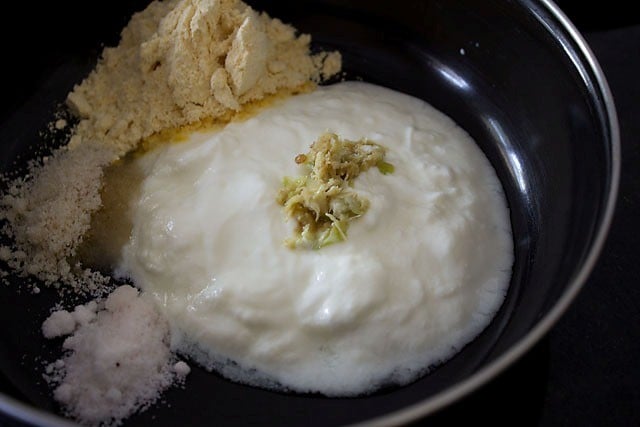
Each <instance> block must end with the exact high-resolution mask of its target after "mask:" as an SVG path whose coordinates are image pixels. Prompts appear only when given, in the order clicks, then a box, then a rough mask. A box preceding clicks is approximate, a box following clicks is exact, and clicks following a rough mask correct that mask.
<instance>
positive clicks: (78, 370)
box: [42, 285, 190, 425]
mask: <svg viewBox="0 0 640 427" xmlns="http://www.w3.org/2000/svg"><path fill="white" fill-rule="evenodd" d="M42 331H43V334H44V335H45V337H47V338H53V337H57V336H63V335H68V334H73V335H71V336H69V337H68V338H66V339H65V341H64V344H63V347H64V348H65V349H66V350H67V352H66V355H65V356H64V357H62V358H61V359H59V360H56V361H55V362H53V363H51V364H49V365H48V366H47V375H45V378H46V379H47V380H48V381H49V382H50V383H52V385H55V386H56V388H55V390H54V397H55V399H56V400H57V401H58V402H60V403H61V404H62V405H63V407H64V412H65V414H66V415H68V416H71V417H73V418H75V419H76V420H78V421H79V422H81V423H82V424H87V425H99V424H103V425H107V424H108V425H118V424H120V423H121V422H122V420H123V419H124V418H126V417H128V416H129V415H131V414H133V413H134V412H136V411H138V410H141V409H145V408H146V407H148V406H149V405H151V404H152V403H154V402H155V401H156V400H157V399H158V398H159V397H160V394H161V393H162V392H163V391H164V390H165V389H167V388H168V387H169V386H171V385H172V384H174V383H175V382H177V381H181V380H183V379H184V378H185V377H186V375H187V374H189V372H190V368H189V366H188V365H187V364H186V363H185V362H182V361H179V362H176V361H175V359H174V356H173V355H172V353H171V351H170V348H169V327H168V325H167V322H166V321H165V320H164V319H163V318H162V317H161V316H160V314H159V313H158V311H157V310H156V308H155V305H154V303H153V302H152V301H150V300H148V299H147V298H146V297H144V295H141V294H139V293H138V291H137V290H136V289H135V288H132V287H131V286H128V285H124V286H121V287H119V288H117V289H116V290H115V291H114V292H113V293H111V295H109V297H108V298H107V299H106V300H105V301H104V302H98V301H92V302H89V303H87V304H85V305H83V306H78V307H76V308H75V310H74V311H73V312H68V311H66V310H59V311H56V312H53V313H52V314H51V316H49V318H48V319H47V320H46V321H45V322H44V323H43V325H42Z"/></svg>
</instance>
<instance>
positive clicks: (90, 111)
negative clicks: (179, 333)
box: [0, 0, 341, 425]
mask: <svg viewBox="0 0 640 427" xmlns="http://www.w3.org/2000/svg"><path fill="white" fill-rule="evenodd" d="M310 41H311V38H310V36H308V35H304V34H303V35H299V34H297V33H296V30H295V29H294V28H293V27H291V26H289V25H286V24H284V23H282V22H281V21H279V20H278V19H273V18H271V17H269V16H268V15H267V14H265V13H259V12H257V11H255V10H253V9H252V8H250V7H249V6H247V5H246V4H244V3H243V2H242V1H240V0H166V1H154V2H152V3H151V4H150V5H149V6H148V7H147V8H146V9H144V10H143V11H141V12H139V13H136V14H134V15H133V17H132V18H131V20H130V22H129V24H128V25H127V26H126V27H125V28H124V29H123V31H122V33H121V40H120V43H119V45H118V46H116V47H109V48H106V49H104V51H103V53H102V56H101V58H100V60H99V62H98V64H97V66H96V67H95V69H94V70H93V71H92V72H91V74H90V75H89V76H88V77H87V78H86V79H85V80H84V81H82V82H81V83H80V84H78V85H76V86H75V88H74V89H73V91H72V92H71V93H70V94H69V95H68V98H67V105H68V106H69V107H70V110H71V111H72V113H73V114H75V116H76V118H77V119H78V124H77V125H76V126H75V127H74V128H73V129H72V130H71V137H70V140H69V143H68V144H67V145H65V146H63V147H61V148H59V149H57V150H56V151H54V152H53V154H52V155H51V156H49V157H47V158H42V159H38V160H34V161H32V163H31V166H30V168H29V171H28V173H27V174H26V175H25V176H22V177H19V178H17V179H15V178H14V179H9V178H7V177H5V178H4V181H5V182H7V181H8V183H7V184H6V186H5V187H4V190H3V191H2V193H0V222H1V223H0V224H1V228H0V237H2V238H3V241H9V242H10V244H4V245H0V277H6V276H8V275H13V276H18V277H23V278H25V279H26V278H35V279H37V282H36V283H44V284H46V285H49V286H53V287H56V288H58V289H60V290H61V293H64V292H73V293H74V294H84V295H88V296H91V297H92V298H95V300H94V301H92V302H90V303H87V304H85V305H83V306H78V307H76V308H75V310H73V311H71V312H69V311H65V310H59V311H56V312H54V313H52V314H51V316H50V317H49V318H48V319H47V320H46V321H45V322H44V324H43V334H44V335H45V336H46V337H48V338H55V337H59V336H66V335H69V336H68V337H67V338H66V340H65V341H64V345H63V347H64V350H65V353H64V356H63V357H62V358H60V359H59V360H56V361H55V362H53V363H51V364H50V365H48V366H47V372H46V375H45V378H47V379H48V381H49V382H50V383H51V384H52V385H54V386H55V391H54V397H55V399H56V400H57V401H58V402H59V403H60V404H61V406H62V409H63V412H64V413H65V414H67V415H68V416H71V417H73V418H75V419H76V420H77V421H79V422H80V423H82V424H88V425H105V424H119V423H120V422H122V420H123V419H124V418H126V417H127V416H129V415H131V414H132V413H134V412H135V411H138V410H142V409H144V408H146V407H148V406H149V405H150V404H152V403H153V402H155V401H156V400H157V399H158V397H159V396H160V394H161V392H162V391H163V390H165V389H166V388H168V387H169V386H171V385H172V384H174V383H175V382H177V381H178V382H179V381H181V380H183V379H184V377H185V376H186V375H187V374H188V373H189V367H188V366H187V365H186V364H185V363H184V362H176V360H175V358H174V356H173V354H172V352H171V350H170V348H169V344H168V343H169V330H168V326H167V324H166V322H165V321H164V319H162V317H161V316H160V315H159V314H158V312H157V311H156V308H155V306H154V305H153V304H151V303H150V302H149V301H147V299H146V298H145V296H144V295H141V294H138V291H137V290H135V289H134V288H132V287H130V286H122V287H119V288H117V289H116V290H115V291H114V292H113V293H111V295H109V296H108V298H106V300H105V299H101V298H102V297H103V296H104V294H105V293H108V289H110V288H109V286H113V285H112V284H111V278H110V277H108V276H104V275H102V274H100V273H98V272H96V271H91V270H89V269H86V268H84V267H83V266H82V265H81V264H80V263H79V262H77V261H74V260H75V259H76V255H77V253H76V252H77V249H78V247H79V245H80V244H81V243H82V241H83V238H84V236H85V235H86V233H87V231H88V230H89V228H90V224H91V217H92V214H93V213H94V212H96V211H97V210H98V209H99V208H100V207H101V204H102V200H101V194H100V191H101V188H102V180H103V175H104V169H105V168H106V167H107V166H109V165H111V164H113V162H115V161H117V160H118V159H120V158H122V157H123V156H124V155H126V154H127V153H129V152H131V151H133V150H135V149H136V148H137V147H138V146H139V145H140V143H141V142H142V141H144V140H145V139H147V138H149V137H153V136H155V135H158V134H162V133H163V132H170V131H172V130H175V129H177V128H180V127H184V126H197V125H198V124H199V123H203V122H207V121H210V122H213V123H226V122H228V121H230V120H232V119H233V118H234V115H236V114H238V113H240V112H241V111H242V110H243V109H245V107H246V106H247V105H250V104H252V103H255V102H257V101H259V100H262V99H264V98H266V97H268V96H271V95H278V94H288V93H294V92H296V91H301V90H308V89H310V88H313V86H314V84H315V83H317V82H319V81H321V80H323V79H327V78H329V77H331V76H333V75H335V74H336V73H338V72H339V71H340V68H341V57H340V54H339V53H337V52H321V53H318V54H315V55H311V54H310V47H309V44H310ZM65 125H66V123H65V124H63V123H61V122H59V121H58V122H56V125H55V127H56V129H58V128H59V127H60V128H61V127H64V126H65ZM32 289H33V291H34V293H37V291H38V289H39V288H38V287H37V286H34V287H33V288H32Z"/></svg>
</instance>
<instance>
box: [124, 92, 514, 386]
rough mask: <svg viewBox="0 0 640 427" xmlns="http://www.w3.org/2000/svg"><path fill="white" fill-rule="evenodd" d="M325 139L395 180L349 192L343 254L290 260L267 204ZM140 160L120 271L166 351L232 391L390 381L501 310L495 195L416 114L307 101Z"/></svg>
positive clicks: (502, 249)
mask: <svg viewBox="0 0 640 427" xmlns="http://www.w3.org/2000/svg"><path fill="white" fill-rule="evenodd" d="M325 131H332V132H335V133H337V134H338V135H340V137H342V138H346V139H351V140H358V139H361V138H369V139H371V140H373V141H374V142H376V143H379V144H381V145H383V146H385V147H386V148H387V149H388V151H387V155H386V161H388V162H390V163H392V164H393V165H394V167H395V172H394V173H393V174H390V175H382V174H381V173H380V172H379V171H378V170H377V169H375V168H372V169H371V170H369V171H367V172H366V173H364V174H363V175H361V176H360V177H358V178H357V179H356V180H355V186H354V188H355V190H356V191H358V192H359V193H360V194H362V195H364V196H365V197H366V198H368V199H369V201H370V207H369V210H368V212H367V213H366V214H365V215H364V216H363V217H362V218H359V219H357V220H355V221H353V222H352V223H351V226H350V228H349V235H348V239H347V240H346V241H345V242H341V243H338V244H333V245H330V246H327V247H324V248H322V249H320V250H316V251H313V250H292V249H288V248H287V247H285V246H284V245H283V241H284V240H285V239H286V238H287V237H288V236H289V235H290V234H291V228H292V224H290V223H286V222H285V220H284V214H283V212H282V210H281V207H280V206H278V204H277V203H276V201H275V198H276V195H277V193H278V190H279V188H280V186H281V183H282V178H283V177H284V176H285V175H288V176H295V175H297V174H298V170H297V167H296V164H295V163H294V161H293V158H294V157H295V156H296V154H298V153H303V152H306V151H307V150H308V147H309V144H311V143H312V142H313V141H314V140H315V139H316V138H317V137H318V136H319V135H320V134H321V133H322V132H325ZM142 162H143V167H144V170H145V174H146V178H145V180H144V182H143V184H142V192H141V193H142V194H141V196H140V198H139V199H138V200H137V202H136V203H135V206H134V209H133V231H132V234H131V238H130V241H129V243H128V244H127V245H126V247H125V248H124V250H123V257H122V261H121V266H120V267H121V268H120V269H121V271H122V272H123V274H126V275H128V276H130V277H131V278H132V279H133V280H134V282H135V283H136V284H137V285H138V286H140V287H141V288H142V289H143V290H145V291H146V292H149V293H152V294H153V295H155V297H156V299H157V301H158V304H159V306H160V307H161V309H162V310H163V312H164V314H165V315H166V316H167V318H168V319H169V322H170V324H171V325H172V332H173V335H172V336H173V341H174V342H173V345H174V348H177V349H178V350H179V351H183V352H186V353H187V354H190V355H191V356H193V357H194V358H195V359H196V360H197V361H199V362H200V363H202V364H203V365H204V366H205V367H207V368H211V369H217V370H219V371H220V372H222V373H223V374H224V375H227V376H229V377H232V378H234V379H237V380H240V381H244V382H249V383H258V384H262V385H265V386H274V387H283V388H286V389H291V390H296V391H301V392H307V391H313V392H321V393H324V394H327V395H331V396H336V395H354V394H359V393H363V392H367V391H370V390H373V389H375V388H377V387H380V386H382V385H386V384H389V383H397V384H404V383H407V382H409V381H411V380H412V379H415V378H416V377H417V376H418V375H420V374H422V373H424V372H425V370H426V369H427V368H428V367H429V366H432V365H434V364H437V363H439V362H442V361H445V360H446V359H448V358H450V357H451V356H452V355H453V354H455V353H456V352H457V351H459V350H460V348H461V347H462V346H464V345H465V344H466V343H468V342H469V341H470V340H472V339H473V337H474V336H476V335H477V334H478V333H479V332H481V331H482V329H483V328H485V327H486V326H487V325H488V323H489V322H490V320H491V318H492V317H493V315H494V314H495V312H496V310H497V309H498V308H499V306H500V304H501V302H502V301H503V299H504V295H505V292H506V290H507V287H508V283H509V279H510V274H511V265H512V262H513V241H512V237H511V228H510V222H509V216H508V209H507V206H506V203H505V198H504V195H503V192H502V189H501V186H500V183H499V181H498V179H497V177H496V175H495V172H494V170H493V169H492V167H491V165H490V164H489V162H488V160H487V159H486V158H485V157H484V155H483V154H482V152H481V151H480V149H479V148H478V147H477V146H476V145H475V143H474V141H473V140H472V139H471V138H470V137H469V136H468V135H467V134H466V133H465V132H464V131H463V130H462V129H461V128H459V127H458V126H456V124H455V123H454V122H452V121H451V120H450V119H449V118H447V117H446V116H444V115H443V114H442V113H440V112H438V111H436V110H435V109H433V108H432V107H431V106H429V105H428V104H426V103H424V102H423V101H421V100H418V99H415V98H412V97H409V96H407V95H404V94H400V93H397V92H393V91H391V90H388V89H384V88H380V87H377V86H373V85H369V84H365V83H353V82H350V83H341V84H337V85H333V86H329V87H322V88H319V89H318V90H316V91H315V92H313V93H311V94H305V95H300V96H296V97H293V98H291V99H289V100H287V101H285V102H283V103H282V104H280V105H276V106H273V107H272V108H270V109H267V110H265V111H263V112H262V113H260V114H259V115H257V116H255V117H253V118H251V119H249V120H247V121H245V122H241V123H233V124H230V125H228V126H227V127H225V128H224V129H222V130H220V131H218V132H212V133H200V134H195V135H193V136H192V138H191V140H190V141H188V142H186V143H181V144H175V145H167V146H164V147H162V148H159V149H157V150H156V151H154V152H152V153H149V154H148V155H147V156H145V158H143V159H142ZM230 361H232V362H230Z"/></svg>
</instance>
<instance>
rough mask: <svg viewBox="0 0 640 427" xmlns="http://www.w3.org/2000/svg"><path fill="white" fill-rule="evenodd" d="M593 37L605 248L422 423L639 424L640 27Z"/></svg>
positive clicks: (595, 34)
mask: <svg viewBox="0 0 640 427" xmlns="http://www.w3.org/2000/svg"><path fill="white" fill-rule="evenodd" d="M589 40H590V42H591V43H592V45H593V47H594V50H595V51H596V53H597V54H599V57H600V59H601V61H602V65H603V68H605V72H606V73H607V75H608V77H609V79H610V83H611V85H612V88H613V90H614V94H615V96H616V99H617V102H618V107H619V110H620V117H621V124H622V130H623V156H624V157H623V159H624V164H625V168H624V170H623V185H622V196H621V199H620V204H621V208H620V209H619V211H618V215H617V216H616V222H615V223H614V227H613V230H612V235H611V239H610V242H609V244H608V245H607V248H606V250H605V254H604V256H603V258H602V260H601V262H600V263H599V265H598V268H597V269H596V271H595V272H594V275H593V276H592V279H591V280H590V281H589V283H588V285H587V287H586V288H585V290H584V291H583V292H582V294H581V295H580V297H579V298H578V300H577V301H576V303H575V304H574V305H573V306H572V308H571V309H570V311H569V312H568V313H567V315H566V316H565V317H564V318H563V319H562V321H561V322H560V323H559V324H558V325H557V326H556V327H555V328H554V329H553V331H552V332H551V333H550V334H549V336H548V337H547V338H546V339H545V340H543V341H542V342H541V343H540V344H539V345H538V346H537V347H536V348H535V349H534V350H533V351H532V352H530V353H529V354H528V355H527V356H525V358H523V359H522V360H521V361H520V362H519V363H518V364H516V365H515V366H514V367H513V368H511V369H509V370H508V371H507V372H506V373H505V374H503V375H501V376H500V377H499V378H498V379H496V380H495V381H493V382H492V383H491V384H489V385H488V386H487V387H485V388H483V389H482V390H481V391H480V392H478V393H475V394H474V395H472V396H471V397H469V398H467V399H465V400H463V401H462V402H460V403H458V404H456V405H453V406H451V407H450V408H448V409H446V410H444V411H441V412H440V413H438V414H436V415H435V416H433V417H430V418H429V419H427V420H426V421H424V422H421V423H419V424H425V425H444V424H450V423H452V422H456V421H462V420H467V419H469V418H468V417H470V416H471V417H472V419H474V420H475V421H485V422H491V423H493V424H494V425H495V424H499V425H512V424H513V423H514V422H515V421H514V419H513V418H511V416H510V415H508V414H509V413H508V412H506V411H505V408H507V407H508V408H514V409H516V411H517V412H518V413H519V414H520V415H521V416H522V418H521V419H519V420H518V421H517V422H516V423H517V424H518V425H635V424H637V423H638V422H640V418H639V414H638V412H637V411H638V407H639V405H640V399H639V396H638V392H637V387H636V385H637V384H639V381H640V378H639V375H638V369H636V368H635V366H636V363H634V362H635V358H636V357H637V356H638V355H640V351H639V348H638V336H637V332H636V331H637V328H636V327H635V325H636V324H637V320H638V311H639V306H640V296H639V295H638V291H637V288H636V286H635V285H636V282H637V281H636V280H635V279H637V278H638V274H637V266H636V265H635V259H634V257H635V256H636V255H637V253H638V247H637V244H636V245H635V246H634V244H635V242H634V241H633V240H632V237H633V234H634V233H633V232H630V230H632V231H633V230H635V227H634V223H633V221H634V220H635V218H636V217H637V213H638V212H637V203H638V199H637V196H635V194H636V193H637V191H638V190H640V188H638V178H637V175H633V166H632V165H635V164H637V161H638V160H639V159H638V147H637V142H638V141H637V139H638V138H637V135H638V134H639V133H638V130H639V129H638V124H637V122H636V121H635V117H637V116H638V113H639V111H638V107H637V106H635V100H636V99H639V98H638V95H640V93H639V90H638V86H637V85H636V86H629V85H630V84H631V80H632V78H635V76H636V75H638V72H639V71H640V69H639V68H640V67H639V66H638V63H637V61H638V53H640V52H639V47H638V46H639V40H640V33H639V31H638V29H637V28H632V29H628V30H624V31H618V32H614V33H593V34H591V35H590V37H589ZM634 61H635V64H634ZM621 103H625V104H626V105H624V107H623V105H621ZM634 109H635V110H634ZM634 143H635V144H636V145H635V146H634V145H633V144H634ZM634 209H635V210H634ZM634 316H635V317H634ZM281 409H283V410H285V409H286V408H284V407H283V408H281ZM274 410H278V408H276V409H274ZM2 422H3V421H0V423H2ZM5 423H6V421H5Z"/></svg>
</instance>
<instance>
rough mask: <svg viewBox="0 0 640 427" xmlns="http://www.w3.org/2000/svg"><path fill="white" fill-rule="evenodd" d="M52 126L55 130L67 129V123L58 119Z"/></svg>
mask: <svg viewBox="0 0 640 427" xmlns="http://www.w3.org/2000/svg"><path fill="white" fill-rule="evenodd" d="M54 126H55V128H56V129H57V130H62V129H64V128H66V127H67V121H66V120H65V119H58V120H56V122H55V123H54Z"/></svg>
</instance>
